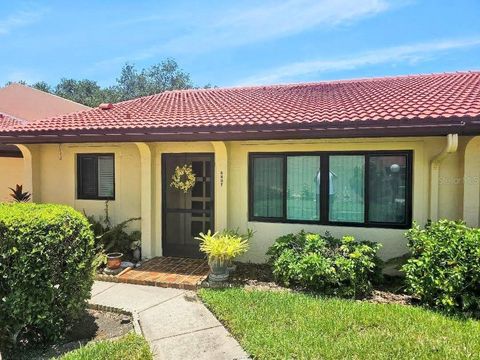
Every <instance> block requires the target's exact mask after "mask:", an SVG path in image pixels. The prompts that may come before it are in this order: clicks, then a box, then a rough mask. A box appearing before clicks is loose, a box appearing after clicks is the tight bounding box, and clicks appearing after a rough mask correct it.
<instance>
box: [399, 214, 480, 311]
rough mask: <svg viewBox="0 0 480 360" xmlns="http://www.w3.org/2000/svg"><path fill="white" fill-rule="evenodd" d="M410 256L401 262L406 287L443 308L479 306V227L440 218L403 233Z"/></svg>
mask: <svg viewBox="0 0 480 360" xmlns="http://www.w3.org/2000/svg"><path fill="white" fill-rule="evenodd" d="M406 236H407V239H408V246H409V248H410V251H411V252H412V257H411V258H410V260H408V262H407V264H406V265H404V266H403V268H402V269H403V271H404V272H405V274H406V282H407V285H408V288H409V290H410V291H411V292H412V293H413V294H415V295H417V296H418V297H419V298H420V299H421V301H422V302H423V303H425V304H428V305H430V306H432V307H435V308H438V309H441V310H445V311H447V312H455V311H462V312H478V311H479V310H480V229H473V228H469V227H467V226H466V225H465V223H463V222H454V221H449V220H440V221H438V222H435V223H430V224H427V226H426V227H425V228H424V229H421V228H420V227H419V226H418V225H417V224H414V226H413V228H412V229H411V230H409V231H408V232H407V234H406Z"/></svg>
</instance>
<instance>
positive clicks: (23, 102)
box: [0, 83, 90, 201]
mask: <svg viewBox="0 0 480 360" xmlns="http://www.w3.org/2000/svg"><path fill="white" fill-rule="evenodd" d="M87 109H90V108H89V107H88V106H85V105H82V104H78V103H76V102H73V101H70V100H66V99H63V98H61V97H58V96H55V95H52V94H48V93H46V92H43V91H40V90H37V89H34V88H31V87H29V86H25V85H22V84H16V83H13V84H10V85H8V86H5V87H3V88H0V131H1V130H2V129H3V128H5V127H9V126H11V125H13V124H22V123H26V122H31V121H36V120H38V119H41V118H46V117H52V116H59V115H63V114H67V113H70V112H74V111H80V110H87ZM23 171H24V170H23V159H22V152H21V151H20V150H19V148H18V147H16V146H14V145H0V201H6V200H9V199H10V196H9V194H10V190H9V188H13V187H15V185H16V184H22V183H23Z"/></svg>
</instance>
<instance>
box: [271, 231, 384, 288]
mask: <svg viewBox="0 0 480 360" xmlns="http://www.w3.org/2000/svg"><path fill="white" fill-rule="evenodd" d="M379 248H380V245H379V244H376V243H373V242H368V241H361V242H357V241H355V239H354V238H353V237H351V236H344V237H343V238H341V239H336V238H334V237H332V236H331V235H330V234H329V233H326V234H325V236H321V235H319V234H312V233H305V232H304V231H301V232H299V233H298V234H289V235H285V236H282V237H280V238H278V239H277V240H276V242H275V243H274V244H273V245H272V246H271V247H270V249H269V250H268V252H267V255H269V256H270V263H271V264H272V266H273V274H274V275H275V278H276V279H277V281H279V282H280V283H282V284H284V285H286V286H299V287H302V288H305V289H308V290H314V291H320V292H322V293H324V294H329V295H338V296H347V297H359V296H364V295H366V294H368V293H370V292H371V290H372V282H373V281H375V280H378V279H379V277H380V265H381V261H380V259H379V258H378V257H377V255H376V253H377V251H378V249H379Z"/></svg>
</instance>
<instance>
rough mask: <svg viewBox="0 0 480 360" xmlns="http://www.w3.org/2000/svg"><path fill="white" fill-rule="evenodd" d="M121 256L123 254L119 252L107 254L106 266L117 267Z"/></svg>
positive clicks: (113, 268) (111, 268)
mask: <svg viewBox="0 0 480 360" xmlns="http://www.w3.org/2000/svg"><path fill="white" fill-rule="evenodd" d="M122 256H123V254H122V253H119V252H114V253H109V254H107V267H108V268H109V269H110V270H115V269H118V268H119V267H120V264H121V263H122Z"/></svg>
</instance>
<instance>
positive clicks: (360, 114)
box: [0, 71, 480, 141]
mask: <svg viewBox="0 0 480 360" xmlns="http://www.w3.org/2000/svg"><path fill="white" fill-rule="evenodd" d="M103 108H104V109H102V108H100V107H99V108H95V109H91V110H87V111H81V112H76V113H71V114H67V115H64V116H59V117H54V118H49V119H45V120H40V121H37V122H35V123H30V124H25V125H16V126H11V127H9V128H8V129H4V130H3V131H0V136H1V135H7V136H8V134H7V132H9V133H12V135H13V133H15V134H16V136H21V135H22V134H25V133H30V134H31V135H35V134H36V133H37V134H38V133H40V132H41V133H42V134H44V135H48V134H59V133H61V134H77V135H78V134H79V133H87V134H108V133H117V134H124V135H125V134H127V133H144V134H147V133H148V134H153V133H157V134H160V133H161V132H162V131H165V132H167V133H171V132H175V133H177V134H181V133H186V132H202V131H205V132H210V133H219V132H223V133H225V132H231V131H239V132H245V131H255V129H262V131H281V129H287V128H288V129H303V130H309V129H317V130H319V129H324V130H325V129H327V128H328V129H339V128H342V129H344V128H347V127H358V126H367V125H368V126H369V127H375V126H387V125H385V123H386V122H388V124H391V125H392V126H393V125H395V126H397V125H398V126H409V125H412V124H416V126H420V127H422V126H423V125H425V126H436V125H439V126H440V124H442V125H445V126H449V124H455V125H456V126H460V124H464V122H465V121H469V120H475V119H477V120H480V71H477V72H459V73H446V74H431V75H413V76H397V77H386V78H372V79H360V80H344V81H330V82H318V83H306V84H292V85H274V86H257V87H239V88H226V89H195V90H183V91H167V92H164V93H160V94H157V95H152V96H146V97H142V98H138V99H134V100H130V101H125V102H121V103H117V104H114V105H113V107H112V108H111V109H108V106H105V104H104V106H103ZM105 108H107V109H105ZM460 120H461V121H460ZM361 134H363V133H361ZM368 134H369V133H368V131H367V132H366V133H365V134H363V135H362V136H366V135H368ZM225 137H226V139H228V137H227V136H225ZM0 141H1V140H0Z"/></svg>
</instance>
